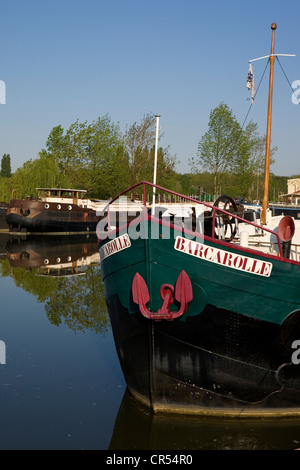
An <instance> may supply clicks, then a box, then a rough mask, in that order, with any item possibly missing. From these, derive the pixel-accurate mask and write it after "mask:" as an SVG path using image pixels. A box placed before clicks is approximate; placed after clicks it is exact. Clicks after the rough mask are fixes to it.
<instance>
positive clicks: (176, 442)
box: [109, 390, 300, 450]
mask: <svg viewBox="0 0 300 470" xmlns="http://www.w3.org/2000/svg"><path fill="white" fill-rule="evenodd" d="M141 430H142V432H141ZM298 447H300V421H299V419H295V420H293V419H291V420H269V421H268V420H265V419H261V420H258V419H257V420H255V419H250V420H249V419H248V420H247V419H241V420H239V419H228V418H227V419H224V418H212V417H201V416H192V415H191V416H189V415H164V414H153V413H152V412H150V410H149V409H148V408H146V407H145V406H143V405H142V404H141V403H139V402H137V401H136V400H135V399H134V398H133V397H132V395H131V394H130V392H129V391H128V390H126V392H125V394H124V397H123V400H122V403H121V406H120V409H119V413H118V416H117V418H116V421H115V427H114V432H113V435H112V438H111V442H110V447H109V449H110V450H128V449H133V450H153V449H156V450H164V449H168V450H178V449H180V450H292V449H295V448H298Z"/></svg>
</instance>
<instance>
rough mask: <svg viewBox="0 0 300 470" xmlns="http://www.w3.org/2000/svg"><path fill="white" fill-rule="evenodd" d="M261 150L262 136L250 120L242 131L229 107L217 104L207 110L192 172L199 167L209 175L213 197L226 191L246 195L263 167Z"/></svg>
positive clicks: (262, 151) (262, 150)
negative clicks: (205, 128) (204, 130)
mask: <svg viewBox="0 0 300 470" xmlns="http://www.w3.org/2000/svg"><path fill="white" fill-rule="evenodd" d="M276 150H277V149H276V148H273V149H272V151H271V155H274V153H275V151H276ZM264 151H265V136H260V135H259V134H258V126H257V124H255V123H253V122H252V121H251V122H250V123H249V124H248V125H247V127H246V129H245V130H243V129H242V127H241V126H240V124H239V123H238V121H237V120H236V118H235V116H234V115H233V112H232V110H231V109H229V107H228V106H227V105H226V104H224V103H220V104H219V106H217V107H216V108H215V109H213V110H212V111H211V113H210V117H209V122H208V130H207V131H206V133H205V134H204V135H203V137H202V138H201V139H200V141H199V144H198V153H197V156H198V161H196V162H195V161H192V162H191V163H192V166H193V171H194V172H196V173H197V171H198V167H199V166H200V167H202V168H203V170H204V171H205V172H208V173H210V174H212V175H213V179H214V184H213V193H214V195H215V196H217V195H220V193H221V192H222V193H223V194H224V193H226V192H227V193H230V194H234V195H239V196H241V197H246V198H247V197H248V198H249V197H251V195H252V193H253V191H254V186H256V185H257V184H258V183H257V182H258V181H259V175H260V174H261V173H262V171H263V169H264ZM272 163H274V159H273V158H272V159H271V164H272ZM196 165H198V166H197V167H196ZM257 174H258V177H256V175H257ZM257 192H258V191H257Z"/></svg>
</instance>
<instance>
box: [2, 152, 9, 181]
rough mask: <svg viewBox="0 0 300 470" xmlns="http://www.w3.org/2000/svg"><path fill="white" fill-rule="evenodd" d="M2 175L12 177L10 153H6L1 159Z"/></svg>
mask: <svg viewBox="0 0 300 470" xmlns="http://www.w3.org/2000/svg"><path fill="white" fill-rule="evenodd" d="M1 176H3V177H4V178H10V177H11V166H10V155H9V154H6V153H5V154H4V155H3V157H2V160H1Z"/></svg>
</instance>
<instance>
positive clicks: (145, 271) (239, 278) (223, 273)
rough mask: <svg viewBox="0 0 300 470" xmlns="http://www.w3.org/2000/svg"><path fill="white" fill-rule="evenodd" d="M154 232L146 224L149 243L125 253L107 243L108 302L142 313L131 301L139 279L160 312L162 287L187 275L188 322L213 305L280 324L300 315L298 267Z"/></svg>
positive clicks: (177, 234)
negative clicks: (116, 298)
mask: <svg viewBox="0 0 300 470" xmlns="http://www.w3.org/2000/svg"><path fill="white" fill-rule="evenodd" d="M153 230H155V235H156V236H157V227H156V226H155V227H154V228H153V223H151V222H150V221H144V222H142V224H141V232H140V233H141V235H143V234H144V235H145V234H147V235H148V236H147V237H146V238H143V236H140V237H139V238H137V239H135V240H134V239H132V238H130V241H129V242H128V246H126V247H122V249H120V246H119V245H118V241H116V240H111V241H110V242H108V243H111V244H112V245H115V248H114V249H113V248H112V249H111V252H110V253H108V255H107V253H106V251H105V250H106V248H105V244H106V243H107V241H106V242H103V243H102V246H103V245H104V246H103V248H101V249H100V250H101V251H100V254H101V255H102V273H103V278H104V279H105V278H106V277H108V276H109V282H108V283H107V286H106V289H107V296H108V297H110V296H111V295H114V294H118V296H119V298H120V301H121V303H122V305H123V306H124V307H125V308H127V309H128V311H129V312H131V313H134V312H137V311H138V306H137V305H136V304H134V302H133V300H132V296H131V289H132V282H133V278H134V276H135V274H136V273H139V274H140V275H141V276H142V277H143V278H144V280H145V282H146V284H147V286H148V289H149V294H150V301H149V304H148V308H149V309H150V310H152V311H154V312H156V311H157V310H158V309H159V308H160V307H161V305H162V299H161V297H160V287H161V286H162V284H164V283H168V284H171V285H173V286H174V285H175V283H176V280H177V278H178V276H179V274H180V272H181V271H182V270H184V271H185V272H186V273H187V274H188V276H189V278H190V280H191V283H192V288H193V300H192V301H191V302H190V304H189V306H188V309H187V312H186V313H185V315H184V316H183V318H182V319H183V320H184V319H185V318H186V317H187V316H194V315H199V314H201V312H202V311H203V310H204V308H205V306H206V305H208V304H209V305H213V306H215V307H218V308H223V309H226V310H228V311H231V312H234V313H237V314H240V315H245V316H248V317H251V318H255V319H260V320H263V321H267V322H271V323H275V324H282V323H283V322H284V320H285V319H286V318H287V317H288V316H289V315H290V314H291V313H293V312H296V311H297V310H299V309H300V267H299V265H297V264H296V263H292V262H289V261H288V260H285V261H283V260H282V259H279V258H276V257H274V256H273V257H266V256H264V255H263V254H261V253H260V252H258V251H253V250H243V249H241V248H240V247H238V246H236V245H234V244H229V243H226V244H225V243H224V244H220V242H216V243H214V242H212V241H208V240H203V239H200V238H198V239H195V240H192V241H191V240H189V239H188V238H184V237H183V234H182V233H180V232H176V230H170V237H169V238H159V237H158V238H153V237H151V235H152V231H153ZM121 237H122V235H119V237H118V238H119V239H122V238H121ZM129 244H130V245H129ZM100 246H101V245H100Z"/></svg>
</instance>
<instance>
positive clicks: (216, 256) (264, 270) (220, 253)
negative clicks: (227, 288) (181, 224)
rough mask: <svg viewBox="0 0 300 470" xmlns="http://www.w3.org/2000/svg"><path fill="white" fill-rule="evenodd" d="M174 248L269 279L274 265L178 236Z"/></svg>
mask: <svg viewBox="0 0 300 470" xmlns="http://www.w3.org/2000/svg"><path fill="white" fill-rule="evenodd" d="M174 248H175V250H177V251H182V252H183V253H186V254H188V255H191V256H195V257H197V258H201V259H204V260H205V261H210V262H211V263H216V264H220V265H222V266H227V267H228V268H232V269H238V270H239V271H244V272H248V273H251V274H257V275H259V276H264V277H269V276H270V274H271V271H272V267H273V265H272V263H269V262H268V261H262V260H259V259H255V258H250V257H248V256H243V255H239V254H237V253H230V252H229V251H225V250H220V249H219V248H212V247H211V246H207V245H202V243H198V242H195V241H192V240H188V239H186V238H183V237H180V236H178V237H177V238H176V240H175V244H174Z"/></svg>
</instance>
